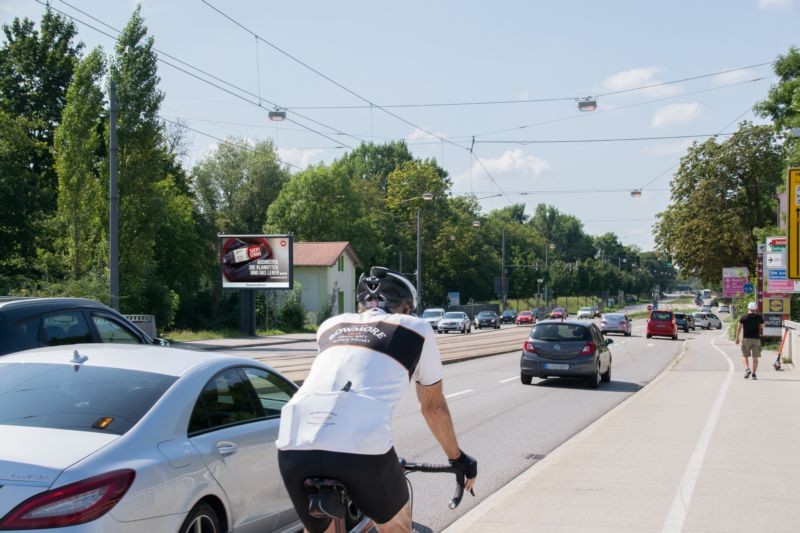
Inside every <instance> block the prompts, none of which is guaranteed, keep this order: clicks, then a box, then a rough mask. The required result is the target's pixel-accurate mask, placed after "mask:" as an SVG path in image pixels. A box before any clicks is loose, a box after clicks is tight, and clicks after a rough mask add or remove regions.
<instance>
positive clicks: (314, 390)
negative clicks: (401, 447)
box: [276, 266, 478, 532]
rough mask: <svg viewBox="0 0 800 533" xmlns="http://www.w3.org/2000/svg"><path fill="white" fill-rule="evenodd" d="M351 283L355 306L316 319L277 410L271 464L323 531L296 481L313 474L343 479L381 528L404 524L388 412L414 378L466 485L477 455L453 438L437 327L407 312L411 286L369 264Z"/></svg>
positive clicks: (401, 480)
mask: <svg viewBox="0 0 800 533" xmlns="http://www.w3.org/2000/svg"><path fill="white" fill-rule="evenodd" d="M356 292H357V300H358V305H359V312H358V313H344V314H341V315H337V316H334V317H331V318H329V319H328V320H326V321H325V322H323V323H322V325H321V326H320V327H319V330H318V332H317V342H318V344H319V348H320V352H319V354H318V355H317V357H316V359H315V360H314V363H313V364H312V366H311V370H310V371H309V374H308V377H307V378H306V380H305V381H304V382H303V385H302V386H301V387H300V389H299V390H298V391H297V393H296V394H295V395H294V397H293V398H292V399H291V400H290V401H289V403H287V404H286V406H285V407H284V408H283V411H282V414H281V425H280V431H279V434H278V440H277V442H276V445H277V448H278V466H279V468H280V471H281V476H282V477H283V482H284V484H285V485H286V488H287V490H288V492H289V496H290V497H291V499H292V503H293V504H294V507H295V509H296V510H297V513H298V515H299V516H300V518H301V520H302V521H303V524H304V525H305V527H306V530H307V531H311V532H321V531H325V529H326V528H327V527H328V526H329V525H330V522H331V521H330V520H329V519H321V518H313V517H311V516H310V515H309V513H308V497H307V496H308V495H307V493H306V491H305V488H304V486H303V481H304V480H305V479H306V478H310V477H329V478H333V479H337V480H339V481H340V482H342V483H343V484H344V485H345V486H346V487H347V490H348V493H349V495H350V497H351V499H352V500H353V503H354V504H355V505H356V506H358V508H359V509H361V511H363V512H364V513H365V514H366V515H367V516H369V517H370V518H372V519H373V520H374V521H375V522H376V523H378V525H379V527H380V529H381V531H411V524H412V523H411V504H410V498H409V491H408V487H407V485H406V479H405V475H404V473H403V469H402V467H401V465H400V462H399V459H398V457H397V455H396V454H395V451H394V447H393V445H392V440H391V422H392V415H393V414H394V412H395V410H396V409H397V406H398V404H399V403H400V400H401V399H402V397H403V395H404V394H405V392H406V391H407V390H408V384H409V381H410V380H411V379H413V380H415V381H416V390H417V398H418V399H419V402H420V407H421V411H422V414H423V416H424V418H425V421H426V422H427V424H428V427H429V428H430V430H431V433H432V434H433V436H434V437H435V438H436V440H437V441H438V442H439V445H440V446H441V447H442V450H443V451H444V452H445V454H446V455H447V457H448V459H449V460H450V463H451V464H452V465H453V466H456V467H458V468H460V469H461V470H463V472H464V473H465V475H466V477H467V482H466V490H469V491H471V490H472V487H473V485H474V484H475V478H476V476H477V471H478V463H477V461H476V460H475V459H473V458H472V457H470V456H469V455H467V454H465V453H464V452H462V451H461V450H460V449H459V447H458V442H457V440H456V433H455V430H454V428H453V422H452V419H451V417H450V411H449V409H448V407H447V400H446V399H445V397H444V393H443V388H442V377H443V371H442V362H441V357H440V354H439V349H438V347H437V345H436V336H435V335H434V332H433V329H432V328H431V326H430V324H428V323H427V322H425V321H424V320H422V319H419V318H416V317H414V316H411V313H412V312H413V310H414V307H415V302H416V291H415V290H414V286H413V285H412V284H411V282H409V281H408V280H407V279H406V278H405V277H403V276H402V275H401V274H399V273H397V272H393V271H391V270H389V269H387V268H384V267H377V266H376V267H372V268H371V269H370V271H369V275H367V273H366V272H365V273H364V274H362V275H361V277H360V278H359V281H358V287H357V289H356Z"/></svg>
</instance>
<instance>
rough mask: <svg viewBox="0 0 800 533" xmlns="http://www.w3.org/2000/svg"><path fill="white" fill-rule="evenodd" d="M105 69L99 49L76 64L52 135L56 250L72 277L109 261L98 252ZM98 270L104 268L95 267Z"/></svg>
mask: <svg viewBox="0 0 800 533" xmlns="http://www.w3.org/2000/svg"><path fill="white" fill-rule="evenodd" d="M104 72H105V65H104V60H103V55H102V52H101V51H100V49H95V50H93V51H92V52H91V53H90V54H89V55H87V56H86V58H85V59H84V60H83V61H82V62H81V63H80V64H79V65H78V68H77V69H76V71H75V77H74V78H73V81H72V84H71V85H70V87H69V90H68V91H67V101H66V105H65V107H64V113H63V116H62V120H61V124H60V125H59V127H58V129H57V130H56V134H55V154H56V172H57V173H58V181H59V183H58V211H57V214H56V227H57V229H58V234H59V235H60V236H61V237H60V238H58V242H59V243H61V246H59V249H58V250H56V252H55V253H56V254H57V255H59V256H61V257H64V262H65V265H64V266H65V267H67V269H68V271H69V272H70V277H71V278H72V279H73V280H77V279H79V278H80V277H81V276H82V275H83V274H84V273H85V272H88V271H89V270H90V269H91V268H92V267H93V266H94V267H101V266H104V265H107V264H108V262H107V261H106V260H105V258H106V256H105V255H104V254H103V255H98V251H99V250H106V249H107V248H106V247H105V246H100V241H101V239H102V237H103V234H104V231H103V228H102V221H103V217H102V211H103V207H104V204H103V202H102V199H103V192H104V191H103V190H102V187H101V183H102V181H103V180H102V179H101V178H100V169H101V161H102V160H103V159H104V148H105V143H104V140H103V133H104V130H103V124H104V118H105V113H104V109H103V92H102V90H101V88H100V86H99V84H100V80H101V78H102V77H103V74H104ZM97 270H105V269H103V268H97Z"/></svg>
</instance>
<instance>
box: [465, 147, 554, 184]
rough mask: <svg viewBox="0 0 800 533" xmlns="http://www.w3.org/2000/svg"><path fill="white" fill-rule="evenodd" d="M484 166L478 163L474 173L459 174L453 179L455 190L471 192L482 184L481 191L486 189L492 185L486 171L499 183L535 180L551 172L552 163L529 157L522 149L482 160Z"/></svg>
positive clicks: (474, 165) (473, 166) (532, 156)
mask: <svg viewBox="0 0 800 533" xmlns="http://www.w3.org/2000/svg"><path fill="white" fill-rule="evenodd" d="M481 162H482V163H483V166H481V164H480V163H479V162H478V161H475V162H474V163H473V164H472V171H471V172H470V171H467V172H465V173H463V174H458V175H456V176H454V177H453V189H454V190H464V189H467V190H470V189H472V187H473V185H474V186H475V187H478V183H481V184H482V185H481V186H480V188H481V189H486V186H487V185H490V186H491V185H492V184H491V182H489V183H486V182H487V180H488V179H489V178H488V177H487V176H486V171H485V170H484V168H483V167H486V170H488V171H489V173H490V174H491V175H492V177H493V178H494V179H495V180H496V181H498V182H501V181H507V182H509V183H511V182H513V183H515V184H517V183H520V181H521V180H525V179H533V178H537V177H539V176H541V175H542V174H544V173H546V172H547V171H548V170H550V163H548V162H547V161H545V160H544V159H542V158H541V157H537V156H535V155H528V154H526V153H525V151H524V150H522V149H521V148H516V149H514V150H507V151H505V152H504V153H503V154H502V155H501V156H500V157H497V158H494V159H488V158H481Z"/></svg>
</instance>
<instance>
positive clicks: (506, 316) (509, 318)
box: [500, 309, 517, 324]
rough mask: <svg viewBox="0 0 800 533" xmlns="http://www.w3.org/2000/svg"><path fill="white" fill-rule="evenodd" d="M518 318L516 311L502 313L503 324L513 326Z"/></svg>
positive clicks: (501, 320) (510, 310) (507, 310)
mask: <svg viewBox="0 0 800 533" xmlns="http://www.w3.org/2000/svg"><path fill="white" fill-rule="evenodd" d="M516 318H517V312H516V311H515V310H514V309H506V310H505V311H503V312H502V313H500V323H501V324H513V323H514V320H516Z"/></svg>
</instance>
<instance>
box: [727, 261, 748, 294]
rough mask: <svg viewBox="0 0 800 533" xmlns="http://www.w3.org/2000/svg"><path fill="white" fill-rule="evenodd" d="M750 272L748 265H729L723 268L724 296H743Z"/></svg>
mask: <svg viewBox="0 0 800 533" xmlns="http://www.w3.org/2000/svg"><path fill="white" fill-rule="evenodd" d="M749 275H750V274H749V272H748V270H747V267H729V268H723V269H722V297H723V298H733V297H736V296H742V294H744V289H743V288H742V287H743V286H744V285H745V283H747V280H748V276H749Z"/></svg>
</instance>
